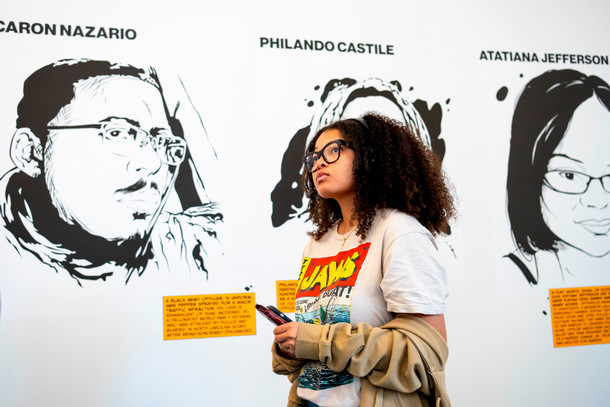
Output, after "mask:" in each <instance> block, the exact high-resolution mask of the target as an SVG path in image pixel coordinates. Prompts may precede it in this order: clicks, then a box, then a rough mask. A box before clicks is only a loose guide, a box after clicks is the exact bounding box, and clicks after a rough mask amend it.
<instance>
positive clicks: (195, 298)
mask: <svg viewBox="0 0 610 407" xmlns="http://www.w3.org/2000/svg"><path fill="white" fill-rule="evenodd" d="M254 314H255V312H254V293H248V294H215V295H181V296H172V297H163V339H165V340H172V339H192V338H211V337H219V336H242V335H256V318H255V315H254Z"/></svg>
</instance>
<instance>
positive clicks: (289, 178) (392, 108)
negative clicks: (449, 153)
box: [271, 78, 450, 227]
mask: <svg viewBox="0 0 610 407" xmlns="http://www.w3.org/2000/svg"><path fill="white" fill-rule="evenodd" d="M316 90H317V91H319V92H321V95H320V103H315V102H314V101H313V100H311V101H309V103H308V106H309V107H311V108H314V109H315V111H314V112H313V114H312V118H311V122H310V123H309V125H307V126H306V127H303V128H301V129H300V130H298V131H297V132H296V133H295V134H294V136H292V138H291V139H290V142H289V143H288V146H287V148H286V151H285V153H284V156H283V159H282V166H281V179H280V180H279V182H278V183H277V184H276V186H275V188H274V189H273V192H271V202H272V204H273V211H272V214H271V223H272V224H273V226H274V227H280V226H282V225H283V224H284V223H286V222H288V221H290V220H292V219H299V218H302V219H303V221H305V220H306V219H307V214H306V211H307V209H306V208H307V204H306V203H305V199H304V195H303V191H302V190H301V188H300V186H299V180H300V179H301V175H302V174H301V167H302V159H303V152H304V151H305V147H306V146H307V143H308V142H309V140H311V138H312V137H313V136H314V135H315V134H316V132H317V131H318V130H319V129H321V128H322V127H324V126H326V125H328V124H330V123H333V122H335V121H337V120H340V119H346V118H350V117H360V116H362V115H363V114H365V113H367V112H369V111H375V112H378V113H381V114H383V115H385V116H388V117H391V118H393V119H395V120H398V121H399V122H402V123H405V124H406V125H408V126H410V127H411V129H412V130H413V131H414V132H415V134H417V135H419V137H420V138H421V139H422V141H423V142H424V143H425V144H426V145H427V146H429V147H430V148H431V149H432V150H433V151H434V152H435V153H436V155H437V156H438V157H439V159H440V160H441V161H442V159H443V158H444V156H445V140H443V139H442V138H441V119H442V116H443V109H442V107H441V105H440V104H439V103H434V104H433V105H432V106H431V107H428V102H426V101H424V100H421V99H417V100H415V101H412V96H411V95H410V94H409V93H410V92H411V91H412V90H413V87H410V88H409V89H406V90H405V89H403V87H402V85H401V83H400V82H399V81H395V80H394V81H385V80H383V79H379V78H368V79H364V80H356V79H353V78H343V79H331V80H329V81H328V82H327V83H326V85H325V86H324V87H323V88H321V87H319V86H317V87H316ZM449 102H450V99H447V100H446V101H445V103H446V104H449Z"/></svg>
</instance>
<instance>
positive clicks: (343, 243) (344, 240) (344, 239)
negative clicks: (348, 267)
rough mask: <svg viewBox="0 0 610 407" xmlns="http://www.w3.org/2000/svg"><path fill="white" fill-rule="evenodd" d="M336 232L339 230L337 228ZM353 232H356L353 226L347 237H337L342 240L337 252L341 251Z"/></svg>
mask: <svg viewBox="0 0 610 407" xmlns="http://www.w3.org/2000/svg"><path fill="white" fill-rule="evenodd" d="M338 230H339V228H337V231H338ZM354 230H356V226H354V227H353V228H352V230H350V231H349V233H348V234H347V235H345V236H343V235H339V236H341V238H342V239H343V242H342V243H341V247H340V248H339V250H343V246H345V242H347V239H349V237H350V236H351V235H352V233H354Z"/></svg>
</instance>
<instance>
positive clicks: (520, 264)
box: [504, 253, 538, 285]
mask: <svg viewBox="0 0 610 407" xmlns="http://www.w3.org/2000/svg"><path fill="white" fill-rule="evenodd" d="M504 257H508V258H509V259H511V260H512V261H513V262H514V263H515V264H516V265H517V267H519V270H521V272H522V273H523V275H524V276H525V279H526V280H527V282H528V283H530V284H531V285H536V284H538V281H536V279H535V278H534V275H533V274H532V272H531V271H530V269H528V268H527V266H526V265H525V263H524V262H523V261H521V259H520V258H519V257H517V255H516V254H515V253H509V254H507V255H506V256H504Z"/></svg>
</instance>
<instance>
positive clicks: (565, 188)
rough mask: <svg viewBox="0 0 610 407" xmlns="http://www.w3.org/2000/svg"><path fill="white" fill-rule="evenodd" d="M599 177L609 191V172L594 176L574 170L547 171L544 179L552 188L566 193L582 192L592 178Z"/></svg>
mask: <svg viewBox="0 0 610 407" xmlns="http://www.w3.org/2000/svg"><path fill="white" fill-rule="evenodd" d="M594 179H599V180H600V182H601V184H602V187H603V188H604V190H605V191H606V192H610V174H608V175H604V176H603V177H599V178H594V177H591V176H589V175H587V174H581V173H579V172H575V171H549V172H547V173H546V174H545V176H544V180H545V181H546V183H547V184H548V185H549V186H550V187H551V188H552V189H554V190H556V191H558V192H563V193H566V194H583V193H585V192H586V191H587V189H588V188H589V184H590V183H591V181H592V180H594Z"/></svg>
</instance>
